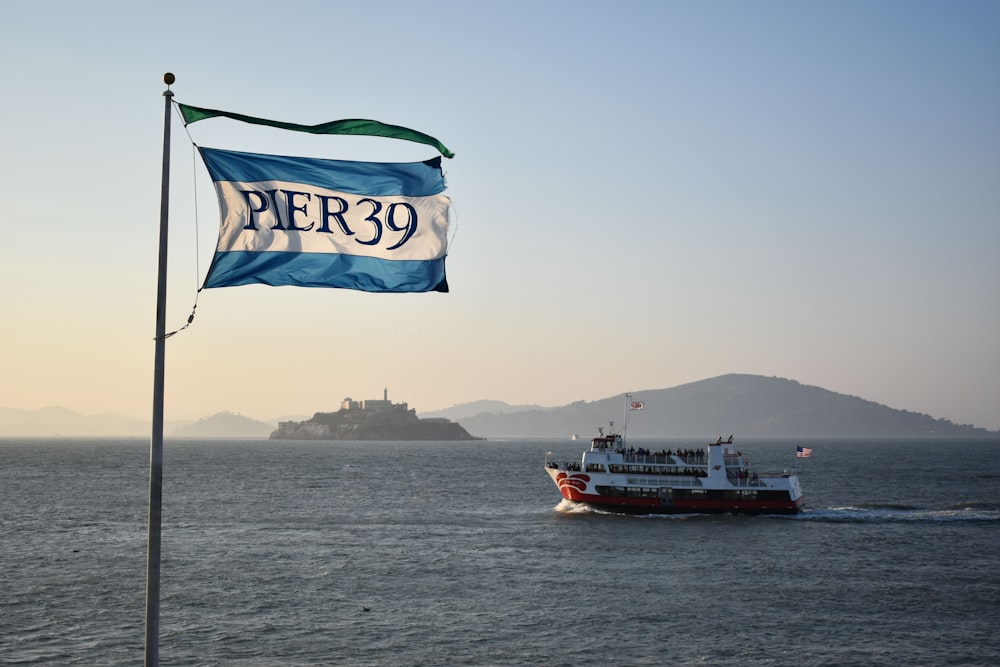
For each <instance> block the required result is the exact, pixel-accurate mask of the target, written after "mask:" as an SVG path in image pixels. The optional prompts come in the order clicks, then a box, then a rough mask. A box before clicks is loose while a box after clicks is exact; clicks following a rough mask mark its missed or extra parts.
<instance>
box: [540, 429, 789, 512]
mask: <svg viewBox="0 0 1000 667" xmlns="http://www.w3.org/2000/svg"><path fill="white" fill-rule="evenodd" d="M626 414H627V413H626ZM609 430H610V431H613V430H614V423H612V424H611V429H609ZM545 471H546V472H547V473H548V475H549V477H551V478H552V481H553V482H554V483H555V485H556V487H558V489H559V491H560V493H562V496H563V498H565V499H566V500H571V501H573V502H578V503H584V504H586V505H590V506H591V507H595V508H598V509H602V510H607V511H611V512H619V513H626V514H796V513H798V512H799V511H800V510H801V509H802V508H803V507H804V506H805V498H804V497H803V495H802V489H801V487H800V486H799V478H798V476H797V475H796V474H795V473H793V472H791V471H789V470H785V471H783V472H780V473H778V472H775V473H764V472H762V473H757V472H756V471H753V470H751V469H750V468H749V466H748V465H747V458H746V456H744V454H743V453H742V452H741V451H739V450H737V449H736V446H735V445H734V443H733V436H729V439H728V440H723V439H722V438H719V439H718V440H717V441H716V442H712V443H709V444H707V445H705V446H704V447H701V448H697V449H677V450H674V449H665V450H661V451H656V452H652V451H648V450H646V449H644V448H641V447H640V448H635V447H627V448H626V446H625V441H624V436H623V434H622V433H610V434H608V435H605V434H604V431H603V429H598V435H597V437H595V438H593V440H591V443H590V449H589V450H588V451H585V452H584V453H583V459H582V461H580V462H579V463H576V462H570V463H557V462H554V461H549V460H548V456H546V460H545Z"/></svg>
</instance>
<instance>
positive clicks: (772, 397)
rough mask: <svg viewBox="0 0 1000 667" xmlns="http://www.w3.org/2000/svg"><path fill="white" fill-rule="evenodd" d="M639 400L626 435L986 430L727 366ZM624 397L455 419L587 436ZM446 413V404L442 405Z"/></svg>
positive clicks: (510, 430)
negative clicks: (733, 371)
mask: <svg viewBox="0 0 1000 667" xmlns="http://www.w3.org/2000/svg"><path fill="white" fill-rule="evenodd" d="M633 396H634V398H635V400H641V401H643V402H644V404H645V408H644V409H643V410H641V411H633V412H631V413H630V416H629V424H628V435H629V436H632V437H674V436H676V437H699V438H716V437H718V436H728V435H729V434H736V435H737V436H739V437H794V438H802V437H810V436H817V437H820V436H824V437H861V436H885V437H893V436H940V435H949V436H969V435H989V434H990V432H989V431H987V430H985V429H981V428H976V427H974V426H970V425H958V424H954V423H952V422H950V421H948V420H945V419H935V418H933V417H930V416H928V415H924V414H918V413H914V412H909V411H906V410H896V409H894V408H890V407H887V406H885V405H880V404H878V403H873V402H871V401H866V400H864V399H861V398H858V397H855V396H847V395H845V394H838V393H836V392H832V391H829V390H826V389H822V388H820V387H813V386H809V385H803V384H800V383H798V382H796V381H795V380H786V379H783V378H777V377H764V376H760V375H741V374H731V375H722V376H720V377H716V378H711V379H708V380H701V381H699V382H692V383H690V384H685V385H680V386H678V387H673V388H670V389H652V390H644V391H635V392H633ZM624 409H625V400H624V396H623V395H621V394H619V395H618V396H613V397H609V398H605V399H601V400H598V401H592V402H585V401H579V402H576V403H571V404H570V405H567V406H564V407H561V408H547V409H544V410H543V409H535V410H527V411H522V412H516V413H508V414H498V413H489V414H479V415H475V416H472V417H465V418H460V419H458V421H459V422H460V423H461V424H462V426H464V427H465V428H466V429H467V430H468V431H469V432H470V433H475V434H476V435H480V436H483V437H486V438H490V437H506V436H512V437H526V436H538V437H569V436H570V435H571V434H574V433H576V434H580V435H581V436H584V437H590V435H591V434H593V433H595V432H596V430H597V428H598V427H602V426H603V427H607V426H608V422H610V421H614V422H615V424H616V429H617V428H621V423H622V418H623V416H624ZM443 413H444V416H448V411H447V410H445V411H443Z"/></svg>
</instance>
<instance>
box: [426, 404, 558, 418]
mask: <svg viewBox="0 0 1000 667" xmlns="http://www.w3.org/2000/svg"><path fill="white" fill-rule="evenodd" d="M548 409H550V408H543V407H542V406H540V405H509V404H507V403H504V402H503V401H472V402H471V403H459V404H458V405H453V406H451V407H450V408H445V409H444V410H435V411H433V412H421V413H420V418H421V419H451V420H452V421H454V420H457V419H464V418H466V417H474V416H476V415H481V414H498V415H506V414H510V413H511V412H527V411H529V410H548Z"/></svg>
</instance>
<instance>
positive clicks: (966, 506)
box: [553, 499, 1000, 523]
mask: <svg viewBox="0 0 1000 667" xmlns="http://www.w3.org/2000/svg"><path fill="white" fill-rule="evenodd" d="M553 509H555V511H556V512H560V513H562V514H591V515H593V514H597V515H606V516H630V517H632V518H641V519H672V520H678V519H690V518H697V517H708V516H711V517H713V518H715V519H717V518H718V517H719V515H707V514H694V513H692V514H645V515H641V516H636V515H627V514H620V513H618V512H612V511H609V510H603V509H599V508H596V507H592V506H590V505H585V504H583V503H576V502H573V501H572V500H565V499H564V500H562V501H560V502H559V504H558V505H556V506H555V508H553ZM755 518H758V519H759V518H764V519H781V520H786V521H817V522H825V523H896V522H919V521H927V522H962V521H965V522H991V521H1000V506H998V505H997V504H996V503H988V502H982V501H968V502H960V503H954V504H952V505H948V506H946V507H940V508H921V507H916V506H914V505H906V504H902V503H872V504H869V505H847V506H844V507H815V508H810V507H806V508H805V509H804V510H802V512H801V513H799V514H794V515H785V514H761V515H757V516H756V517H755Z"/></svg>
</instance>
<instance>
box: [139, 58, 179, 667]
mask: <svg viewBox="0 0 1000 667" xmlns="http://www.w3.org/2000/svg"><path fill="white" fill-rule="evenodd" d="M173 82H174V75H173V74H171V73H170V72H167V73H166V74H164V75H163V83H165V84H167V90H166V91H165V92H164V93H163V99H164V105H163V108H164V111H163V173H162V177H161V182H160V256H159V268H158V272H157V279H156V338H155V341H156V352H155V354H154V362H153V435H152V439H151V440H150V444H149V533H148V538H147V547H146V658H145V663H144V664H145V666H146V667H158V665H159V664H160V650H159V649H160V522H161V509H162V506H163V385H164V382H163V371H164V360H165V358H166V342H167V339H166V333H167V219H168V216H167V211H168V208H169V203H170V104H171V102H172V101H173V97H174V94H173V93H172V92H170V84H172V83H173Z"/></svg>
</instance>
